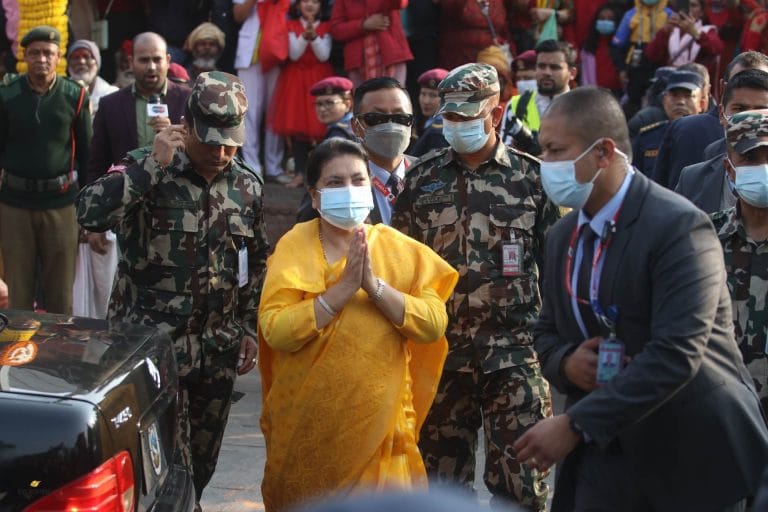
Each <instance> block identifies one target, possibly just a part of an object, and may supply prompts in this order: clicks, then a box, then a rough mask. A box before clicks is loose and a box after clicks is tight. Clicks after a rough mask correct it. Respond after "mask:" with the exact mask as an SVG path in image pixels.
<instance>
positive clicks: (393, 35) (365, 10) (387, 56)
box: [331, 0, 413, 71]
mask: <svg viewBox="0 0 768 512" xmlns="http://www.w3.org/2000/svg"><path fill="white" fill-rule="evenodd" d="M407 6H408V0H336V2H334V4H333V12H332V13H331V35H332V36H333V38H334V39H336V40H337V41H341V42H343V43H344V69H346V70H347V71H351V70H353V69H359V68H361V67H362V65H363V53H364V48H363V38H364V37H365V36H366V35H368V33H369V32H368V31H367V30H365V29H364V28H363V22H364V21H365V19H366V18H367V17H368V16H370V15H371V14H386V15H389V30H383V31H379V32H376V36H377V38H376V39H377V41H378V43H379V50H380V51H381V65H382V66H391V65H392V64H397V63H400V62H406V61H409V60H413V54H412V53H411V49H410V47H409V46H408V40H407V39H406V38H405V32H403V25H402V24H401V22H400V9H403V8H405V7H407Z"/></svg>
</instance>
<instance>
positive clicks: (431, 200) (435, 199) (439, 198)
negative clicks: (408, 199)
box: [414, 194, 455, 206]
mask: <svg viewBox="0 0 768 512" xmlns="http://www.w3.org/2000/svg"><path fill="white" fill-rule="evenodd" d="M454 197H455V194H433V195H428V196H421V197H420V198H418V199H417V200H416V201H414V204H415V205H416V206H421V205H426V204H441V203H453V202H454Z"/></svg>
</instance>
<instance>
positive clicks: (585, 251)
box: [576, 223, 602, 337]
mask: <svg viewBox="0 0 768 512" xmlns="http://www.w3.org/2000/svg"><path fill="white" fill-rule="evenodd" d="M582 231H583V233H582V236H581V265H579V282H578V283H576V296H577V297H578V298H579V299H581V300H583V301H586V304H584V303H582V301H581V300H579V301H577V303H578V305H579V311H580V312H581V319H582V321H583V322H584V327H585V328H586V329H587V334H588V335H589V337H592V336H597V335H599V334H601V332H602V329H601V328H600V324H599V323H598V321H597V318H596V317H595V313H594V311H592V306H591V305H590V304H589V287H590V284H591V280H592V259H593V258H594V257H595V239H596V238H597V235H596V234H595V232H594V231H593V230H592V228H591V227H590V226H589V224H588V223H587V224H584V227H583V228H582Z"/></svg>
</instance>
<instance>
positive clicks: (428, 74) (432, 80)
mask: <svg viewBox="0 0 768 512" xmlns="http://www.w3.org/2000/svg"><path fill="white" fill-rule="evenodd" d="M446 76H448V70H447V69H443V68H435V69H430V70H429V71H425V72H423V73H422V74H421V75H419V78H418V79H417V80H416V82H417V83H418V84H419V85H420V86H421V87H426V88H428V89H437V86H438V85H439V84H440V82H441V81H442V80H443V79H444V78H445V77H446Z"/></svg>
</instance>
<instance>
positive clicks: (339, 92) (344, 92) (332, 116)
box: [309, 76, 357, 140]
mask: <svg viewBox="0 0 768 512" xmlns="http://www.w3.org/2000/svg"><path fill="white" fill-rule="evenodd" d="M352 88H353V85H352V80H350V79H349V78H344V77H343V76H330V77H328V78H323V79H322V80H320V81H319V82H317V83H316V84H314V85H313V86H312V87H311V88H310V89H309V94H311V95H312V96H314V97H315V112H316V113H317V118H318V119H319V120H320V122H321V123H323V124H324V125H326V126H327V127H328V132H327V133H326V134H325V138H326V139H330V138H331V137H341V138H343V139H348V140H356V139H357V137H355V134H354V133H353V132H352Z"/></svg>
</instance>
